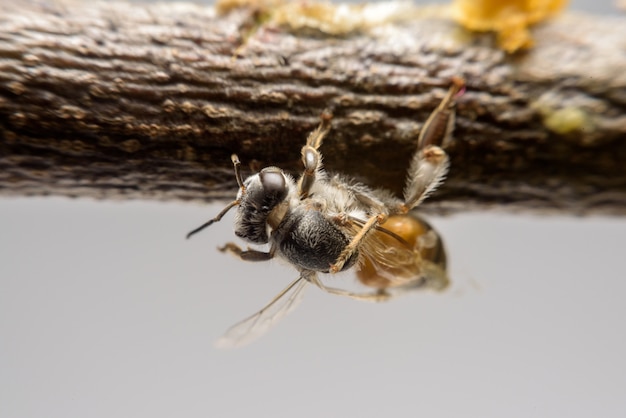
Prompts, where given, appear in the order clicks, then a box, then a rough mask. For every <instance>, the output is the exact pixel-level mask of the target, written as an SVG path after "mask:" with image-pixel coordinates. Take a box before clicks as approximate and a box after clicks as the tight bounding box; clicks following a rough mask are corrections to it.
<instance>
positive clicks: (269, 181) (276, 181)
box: [259, 171, 287, 195]
mask: <svg viewBox="0 0 626 418" xmlns="http://www.w3.org/2000/svg"><path fill="white" fill-rule="evenodd" d="M259 176H260V177H261V184H262V185H263V190H264V191H265V193H266V194H272V195H282V194H283V193H285V191H286V189H287V186H286V184H285V176H283V173H281V172H280V171H261V172H260V173H259Z"/></svg>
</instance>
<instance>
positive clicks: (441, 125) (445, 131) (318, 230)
mask: <svg viewBox="0 0 626 418" xmlns="http://www.w3.org/2000/svg"><path fill="white" fill-rule="evenodd" d="M463 90H464V83H463V82H462V81H461V80H457V79H455V80H453V84H452V85H451V87H450V88H449V90H448V92H447V94H446V95H445V97H444V98H443V100H442V101H441V103H440V104H439V106H438V107H437V108H436V109H435V110H434V111H433V112H432V113H431V115H430V117H429V118H428V119H427V120H426V122H425V123H424V126H423V127H422V130H421V132H420V135H419V137H418V138H417V150H416V152H415V155H414V156H413V158H412V160H411V163H410V166H409V169H408V172H407V177H406V185H405V188H404V197H403V199H399V198H396V197H393V196H392V194H391V193H390V192H389V191H386V190H381V189H373V188H370V187H367V186H365V185H363V184H360V183H358V182H356V181H354V180H352V179H350V178H347V177H345V176H341V175H331V174H329V173H327V172H326V171H325V170H324V169H323V168H322V164H321V161H322V157H321V154H320V147H321V146H322V142H323V140H324V137H325V136H326V135H327V134H328V132H329V131H330V128H331V116H329V115H327V114H323V115H322V118H321V122H320V124H319V126H318V127H317V128H316V129H315V130H314V131H313V132H311V133H310V134H309V137H308V138H307V140H306V143H305V144H304V146H303V147H302V163H303V166H304V170H303V172H302V174H301V175H300V177H299V178H298V179H294V178H293V177H292V176H290V175H289V174H287V173H285V172H284V171H283V170H281V169H280V168H277V167H266V168H264V169H262V170H261V171H260V172H259V173H257V174H254V175H252V176H250V177H248V178H247V179H245V180H243V179H242V177H241V172H240V165H241V163H240V162H239V159H238V158H237V156H236V155H233V156H232V162H233V166H234V168H235V177H236V179H237V183H238V185H239V192H238V193H237V197H236V198H235V200H233V201H232V202H231V203H229V204H228V205H227V206H226V207H225V208H224V209H223V210H222V211H221V212H220V213H218V214H217V216H216V217H215V218H213V219H211V220H209V221H208V222H206V223H204V224H203V225H201V226H200V227H198V228H196V229H194V230H193V231H191V232H190V233H189V234H188V235H187V238H189V237H190V236H192V235H193V234H195V233H197V232H199V231H201V230H203V229H205V228H207V227H208V226H210V225H211V224H213V223H214V222H217V221H219V220H220V219H222V217H223V216H224V215H225V214H226V212H228V211H229V210H230V209H232V208H236V209H235V210H236V213H235V235H237V236H238V237H239V238H242V239H243V240H245V241H248V242H249V243H252V244H269V249H268V251H260V250H256V249H250V248H248V249H246V250H243V249H242V248H241V247H239V246H238V245H237V244H234V243H227V244H225V245H224V246H223V247H221V248H220V250H221V251H223V252H230V253H232V254H234V255H235V256H237V257H239V258H241V259H242V260H246V261H265V260H270V259H271V258H273V257H280V258H283V259H285V260H287V261H288V262H289V263H290V264H292V265H293V266H294V267H295V268H296V269H297V270H298V271H299V277H298V278H297V279H295V280H294V281H293V282H292V283H291V284H289V286H287V287H286V288H285V289H284V290H283V291H281V292H280V293H279V294H278V295H277V296H276V297H275V298H274V299H272V300H271V301H270V302H269V303H268V304H267V305H266V306H265V307H264V308H262V309H261V310H260V311H258V312H257V313H255V314H253V315H252V316H250V317H248V318H246V319H244V320H243V321H241V322H239V323H237V324H235V325H234V326H233V327H231V328H230V329H229V330H228V331H227V332H226V334H225V335H224V336H223V337H221V338H220V339H219V340H218V341H217V346H219V347H234V346H241V345H244V344H247V343H249V342H251V341H252V340H254V339H256V338H258V337H259V336H261V335H262V334H264V333H265V332H266V331H268V330H269V329H270V328H272V327H273V326H274V325H275V324H276V323H277V322H278V321H279V320H280V319H281V318H283V317H284V316H286V315H287V314H288V313H289V312H291V311H292V310H293V309H294V308H295V307H296V306H297V305H298V303H299V302H300V299H301V297H302V294H303V291H304V289H305V288H306V286H307V285H308V284H313V285H315V286H317V287H318V288H320V289H322V290H324V291H326V292H328V293H331V294H334V295H340V296H347V297H350V298H353V299H358V300H364V301H374V302H377V301H383V300H388V299H390V298H393V297H395V296H397V295H400V294H402V293H405V292H408V291H412V290H415V289H420V288H429V289H434V290H441V289H444V288H445V287H446V286H447V285H448V277H447V274H446V254H445V251H444V247H443V243H442V240H441V238H440V237H439V235H438V234H437V233H436V232H435V231H434V230H433V228H432V227H431V226H430V225H429V224H428V223H427V222H426V221H424V220H423V219H422V218H420V217H419V216H418V215H417V214H416V213H415V211H414V210H413V209H414V208H415V207H417V206H419V204H420V203H421V202H422V201H423V200H424V199H425V198H426V197H427V196H428V194H430V193H431V192H432V191H433V190H435V189H436V188H437V187H438V186H439V185H440V184H441V182H442V181H443V178H444V176H445V174H446V172H447V169H448V156H447V154H446V152H445V151H444V150H443V147H444V146H445V144H446V143H447V142H448V141H449V140H450V138H451V135H452V130H453V126H454V114H455V101H456V98H457V97H458V96H460V95H461V93H462V92H463ZM349 269H351V270H354V271H355V273H356V277H357V279H358V281H359V282H360V283H361V284H362V285H364V288H365V289H368V290H365V291H362V292H355V291H350V290H347V289H342V288H337V287H330V286H327V285H326V284H325V283H324V282H323V281H322V280H321V279H320V277H319V276H318V273H336V272H339V271H344V270H349Z"/></svg>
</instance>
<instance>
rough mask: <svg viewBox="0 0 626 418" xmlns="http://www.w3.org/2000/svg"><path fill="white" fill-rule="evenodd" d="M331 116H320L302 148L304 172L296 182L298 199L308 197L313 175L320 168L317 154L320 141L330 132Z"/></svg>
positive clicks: (319, 158)
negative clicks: (317, 123)
mask: <svg viewBox="0 0 626 418" xmlns="http://www.w3.org/2000/svg"><path fill="white" fill-rule="evenodd" d="M331 119H332V116H330V115H329V114H327V113H323V114H322V121H321V122H320V124H319V126H318V127H317V128H316V129H315V130H314V131H313V132H311V133H310V134H309V137H308V138H307V140H306V144H305V145H304V146H303V147H302V164H303V165H304V172H303V173H302V176H300V180H299V181H298V195H299V196H300V199H306V198H307V197H309V191H310V190H311V187H312V186H313V183H315V175H316V173H317V170H319V168H320V162H321V160H322V157H321V155H320V152H319V148H320V146H322V141H323V140H324V137H325V136H326V134H328V131H330V121H331Z"/></svg>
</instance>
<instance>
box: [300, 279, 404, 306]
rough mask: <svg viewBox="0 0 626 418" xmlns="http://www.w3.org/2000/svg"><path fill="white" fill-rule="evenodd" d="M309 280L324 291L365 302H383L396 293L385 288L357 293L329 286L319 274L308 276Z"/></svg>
mask: <svg viewBox="0 0 626 418" xmlns="http://www.w3.org/2000/svg"><path fill="white" fill-rule="evenodd" d="M307 280H308V281H309V282H311V283H313V284H314V285H315V286H317V287H319V288H320V289H322V290H323V291H325V292H327V293H330V294H332V295H337V296H346V297H349V298H351V299H356V300H361V301H365V302H383V301H387V300H389V299H391V298H392V297H393V296H394V295H392V294H389V293H387V292H386V291H385V290H384V289H381V290H379V291H377V292H373V293H372V292H367V293H357V292H350V291H348V290H344V289H337V288H335V287H328V286H326V285H325V284H324V283H322V281H321V280H320V279H319V277H317V276H313V277H310V278H307Z"/></svg>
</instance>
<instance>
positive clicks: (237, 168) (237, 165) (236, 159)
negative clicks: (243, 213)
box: [187, 154, 246, 239]
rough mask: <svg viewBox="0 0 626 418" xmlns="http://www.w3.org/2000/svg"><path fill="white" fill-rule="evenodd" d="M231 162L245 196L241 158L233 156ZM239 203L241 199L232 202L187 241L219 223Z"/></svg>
mask: <svg viewBox="0 0 626 418" xmlns="http://www.w3.org/2000/svg"><path fill="white" fill-rule="evenodd" d="M230 160H231V161H232V162H233V167H234V168H235V178H236V179H237V184H238V185H239V189H240V190H241V193H242V195H243V194H244V193H245V192H246V186H244V184H243V180H242V178H241V162H240V161H239V157H237V154H233V155H231V156H230ZM239 203H241V200H240V199H235V200H233V201H232V202H230V203H229V204H228V205H227V206H226V207H225V208H224V209H222V211H221V212H220V213H218V214H217V216H216V217H215V218H213V219H211V220H209V221H207V222H205V223H203V224H202V225H200V226H199V227H197V228H196V229H194V230H193V231H191V232H189V233H188V234H187V239H189V238H190V237H191V236H192V235H194V234H197V233H198V232H200V231H202V230H203V229H204V228H207V227H209V226H211V225H212V224H213V223H215V222H219V221H220V220H221V219H222V218H223V217H224V215H226V213H227V212H228V211H229V210H231V209H232V208H233V207H234V206H237V205H238V204H239Z"/></svg>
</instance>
